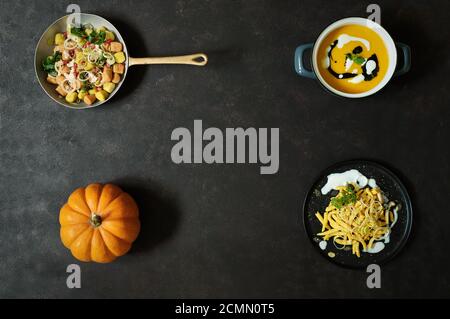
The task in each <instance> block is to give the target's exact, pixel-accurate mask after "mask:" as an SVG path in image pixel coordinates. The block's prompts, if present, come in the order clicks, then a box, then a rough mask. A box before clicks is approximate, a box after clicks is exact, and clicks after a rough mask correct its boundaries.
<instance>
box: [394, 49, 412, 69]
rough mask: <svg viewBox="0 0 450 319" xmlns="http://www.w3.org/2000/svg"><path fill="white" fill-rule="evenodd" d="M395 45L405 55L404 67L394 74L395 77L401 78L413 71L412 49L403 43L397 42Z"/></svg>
mask: <svg viewBox="0 0 450 319" xmlns="http://www.w3.org/2000/svg"><path fill="white" fill-rule="evenodd" d="M395 45H396V46H397V47H399V48H400V50H401V52H402V55H403V65H402V66H401V67H400V68H398V69H397V70H396V71H395V72H394V76H400V75H403V74H405V73H407V72H408V71H409V70H410V69H411V49H410V47H409V46H408V45H406V44H404V43H401V42H396V43H395Z"/></svg>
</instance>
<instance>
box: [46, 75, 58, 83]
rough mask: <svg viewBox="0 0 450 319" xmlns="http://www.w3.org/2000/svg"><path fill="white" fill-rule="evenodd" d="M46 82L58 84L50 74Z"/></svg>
mask: <svg viewBox="0 0 450 319" xmlns="http://www.w3.org/2000/svg"><path fill="white" fill-rule="evenodd" d="M47 82H48V83H51V84H58V82H56V78H54V77H52V76H50V75H49V76H47Z"/></svg>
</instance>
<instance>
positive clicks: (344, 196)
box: [331, 185, 357, 209]
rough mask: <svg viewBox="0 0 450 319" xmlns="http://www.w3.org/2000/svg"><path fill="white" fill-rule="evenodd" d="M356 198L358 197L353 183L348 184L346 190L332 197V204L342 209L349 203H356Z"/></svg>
mask: <svg viewBox="0 0 450 319" xmlns="http://www.w3.org/2000/svg"><path fill="white" fill-rule="evenodd" d="M356 200H357V197H356V192H355V189H354V188H353V186H352V185H347V187H346V189H345V190H343V191H341V193H340V194H339V195H338V196H336V197H333V198H332V199H331V205H333V206H334V207H336V208H337V209H340V208H342V207H344V206H347V205H349V204H353V203H356Z"/></svg>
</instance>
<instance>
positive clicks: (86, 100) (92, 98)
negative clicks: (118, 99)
mask: <svg viewBox="0 0 450 319" xmlns="http://www.w3.org/2000/svg"><path fill="white" fill-rule="evenodd" d="M96 100H97V98H96V97H95V95H94V94H89V95H86V96H85V97H84V99H83V101H84V103H86V104H87V105H92V104H93V103H94V102H95V101H96Z"/></svg>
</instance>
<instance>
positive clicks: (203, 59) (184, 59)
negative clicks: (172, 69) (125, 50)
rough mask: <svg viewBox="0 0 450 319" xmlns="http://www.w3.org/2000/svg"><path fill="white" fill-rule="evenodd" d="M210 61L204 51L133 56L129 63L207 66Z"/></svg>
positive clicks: (131, 64)
mask: <svg viewBox="0 0 450 319" xmlns="http://www.w3.org/2000/svg"><path fill="white" fill-rule="evenodd" d="M207 63H208V56H207V55H206V54H204V53H196V54H190V55H182V56H171V57H157V58H156V57H155V58H153V57H152V58H131V57H130V62H129V65H130V66H133V65H143V64H188V65H196V66H205V65H206V64H207Z"/></svg>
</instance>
